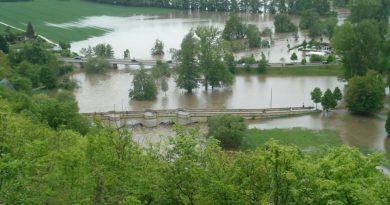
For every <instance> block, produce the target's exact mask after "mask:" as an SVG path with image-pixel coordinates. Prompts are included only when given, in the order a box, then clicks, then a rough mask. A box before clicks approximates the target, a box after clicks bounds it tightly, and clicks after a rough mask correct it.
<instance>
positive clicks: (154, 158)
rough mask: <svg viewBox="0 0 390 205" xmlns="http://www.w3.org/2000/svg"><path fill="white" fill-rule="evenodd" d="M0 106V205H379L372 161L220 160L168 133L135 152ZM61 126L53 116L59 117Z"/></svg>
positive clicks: (342, 154) (332, 155) (354, 153)
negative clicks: (160, 141)
mask: <svg viewBox="0 0 390 205" xmlns="http://www.w3.org/2000/svg"><path fill="white" fill-rule="evenodd" d="M13 104H14V103H13V99H12V98H8V97H7V96H3V97H1V98H0V113H1V114H0V139H1V140H0V152H1V153H0V167H1V169H0V170H1V171H0V203H1V204H329V203H333V204H348V203H349V204H388V203H389V201H390V193H389V192H388V190H389V189H390V179H389V178H388V177H386V176H384V175H383V174H382V173H381V171H378V170H377V169H376V168H375V167H376V166H378V165H380V164H381V163H382V157H381V156H380V155H376V154H374V155H369V156H364V155H363V154H361V153H360V152H359V151H358V150H357V149H354V148H348V147H345V146H342V147H338V148H334V149H329V150H323V151H318V152H316V153H315V154H304V153H303V152H301V151H300V150H299V149H298V148H296V147H294V146H286V145H279V144H277V143H276V142H274V141H270V142H268V144H267V145H266V146H265V147H264V148H261V149H260V148H258V149H257V150H255V151H247V152H224V151H222V150H221V148H220V146H219V142H218V141H217V140H215V139H213V138H209V139H205V138H204V137H202V136H201V135H200V134H199V132H198V131H197V130H192V129H191V130H185V129H183V128H180V127H177V128H176V131H177V134H176V136H175V137H173V138H171V139H170V140H169V141H167V142H166V143H165V144H163V145H159V146H157V145H155V146H150V147H147V148H142V147H140V146H138V145H137V144H135V143H134V142H133V140H132V135H131V133H130V132H128V131H126V130H121V131H118V130H116V129H113V128H105V127H104V126H103V125H102V124H101V123H100V122H99V121H98V120H96V121H95V123H94V124H95V126H94V127H93V128H92V129H91V130H90V131H89V132H88V133H87V134H85V135H84V136H83V135H81V134H79V133H78V132H76V131H72V130H68V129H66V127H61V126H59V127H57V128H56V129H53V128H50V127H49V126H48V125H45V124H44V123H41V122H39V121H35V120H33V119H32V117H29V115H28V113H24V112H20V113H19V112H16V111H14V109H13V107H14V105H13ZM58 118H61V116H58Z"/></svg>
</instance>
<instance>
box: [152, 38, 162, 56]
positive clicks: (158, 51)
mask: <svg viewBox="0 0 390 205" xmlns="http://www.w3.org/2000/svg"><path fill="white" fill-rule="evenodd" d="M162 55H164V43H163V42H162V41H160V40H158V39H156V42H155V43H154V47H153V48H152V56H162Z"/></svg>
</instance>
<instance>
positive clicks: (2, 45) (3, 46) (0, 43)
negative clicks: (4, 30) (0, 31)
mask: <svg viewBox="0 0 390 205" xmlns="http://www.w3.org/2000/svg"><path fill="white" fill-rule="evenodd" d="M0 51H2V52H3V53H5V54H7V53H8V52H9V47H8V43H7V41H6V40H5V38H4V37H3V36H2V35H0Z"/></svg>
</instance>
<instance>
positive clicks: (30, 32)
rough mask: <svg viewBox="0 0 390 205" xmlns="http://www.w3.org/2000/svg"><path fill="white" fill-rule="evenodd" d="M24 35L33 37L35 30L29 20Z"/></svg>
mask: <svg viewBox="0 0 390 205" xmlns="http://www.w3.org/2000/svg"><path fill="white" fill-rule="evenodd" d="M26 37H27V38H35V31H34V28H33V26H32V24H31V22H30V21H29V22H28V23H27V29H26Z"/></svg>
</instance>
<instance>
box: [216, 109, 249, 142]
mask: <svg viewBox="0 0 390 205" xmlns="http://www.w3.org/2000/svg"><path fill="white" fill-rule="evenodd" d="M208 127H209V133H208V136H213V137H215V138H216V139H218V140H219V141H221V147H222V148H224V149H238V148H239V147H240V146H241V143H242V139H243V135H244V132H245V131H246V130H247V126H246V124H245V121H244V118H242V117H239V116H234V115H220V116H215V117H212V118H210V120H209V121H208Z"/></svg>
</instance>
